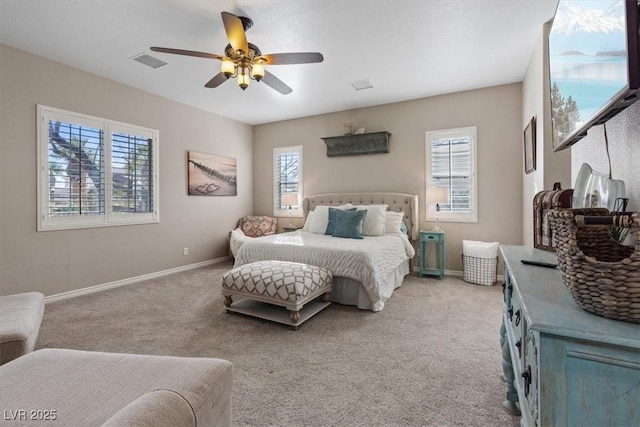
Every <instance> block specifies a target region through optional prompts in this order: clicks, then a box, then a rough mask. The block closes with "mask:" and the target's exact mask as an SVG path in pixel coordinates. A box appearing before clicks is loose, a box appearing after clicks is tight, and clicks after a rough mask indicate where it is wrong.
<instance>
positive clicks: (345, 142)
mask: <svg viewBox="0 0 640 427" xmlns="http://www.w3.org/2000/svg"><path fill="white" fill-rule="evenodd" d="M390 136H391V134H390V133H389V132H372V133H363V134H358V135H355V134H354V135H342V136H328V137H324V138H321V139H322V140H323V141H324V143H325V144H326V145H327V157H336V156H354V155H357V154H375V153H388V152H389V137H390Z"/></svg>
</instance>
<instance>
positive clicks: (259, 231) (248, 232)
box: [229, 215, 278, 260]
mask: <svg viewBox="0 0 640 427" xmlns="http://www.w3.org/2000/svg"><path fill="white" fill-rule="evenodd" d="M277 229H278V219H277V218H275V217H272V216H265V215H250V216H244V217H242V218H240V219H239V220H238V223H237V224H236V230H240V231H241V232H242V233H241V235H242V236H243V237H261V236H268V235H270V234H276V231H277ZM232 234H233V231H230V232H229V256H230V257H231V259H232V260H233V258H234V255H233V251H232V250H231V248H232V245H231V243H232V242H231V235H232Z"/></svg>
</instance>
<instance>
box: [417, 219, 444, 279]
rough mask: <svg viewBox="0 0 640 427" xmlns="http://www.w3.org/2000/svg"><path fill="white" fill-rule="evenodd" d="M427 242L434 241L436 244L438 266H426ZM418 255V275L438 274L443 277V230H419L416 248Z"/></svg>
mask: <svg viewBox="0 0 640 427" xmlns="http://www.w3.org/2000/svg"><path fill="white" fill-rule="evenodd" d="M427 243H435V244H437V245H438V267H437V268H428V267H427V251H426V246H427ZM418 256H419V258H420V272H419V273H418V275H419V276H420V277H424V276H438V278H440V279H442V278H443V277H444V231H437V230H430V231H426V230H420V246H419V248H418Z"/></svg>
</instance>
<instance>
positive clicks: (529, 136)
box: [524, 116, 536, 173]
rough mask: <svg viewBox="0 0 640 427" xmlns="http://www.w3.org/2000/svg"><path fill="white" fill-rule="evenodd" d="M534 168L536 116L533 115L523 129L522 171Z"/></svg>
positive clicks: (528, 171)
mask: <svg viewBox="0 0 640 427" xmlns="http://www.w3.org/2000/svg"><path fill="white" fill-rule="evenodd" d="M534 170H536V117H535V116H533V117H532V118H531V120H530V121H529V123H528V124H527V127H526V128H525V129H524V172H525V173H531V172H533V171H534Z"/></svg>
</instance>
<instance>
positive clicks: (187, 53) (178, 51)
mask: <svg viewBox="0 0 640 427" xmlns="http://www.w3.org/2000/svg"><path fill="white" fill-rule="evenodd" d="M150 49H151V50H152V51H154V52H162V53H172V54H174V55H185V56H196V57H198V58H210V59H220V60H222V59H223V58H224V56H220V55H216V54H215V53H207V52H197V51H195V50H184V49H172V48H169V47H156V46H152V47H151V48H150Z"/></svg>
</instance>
